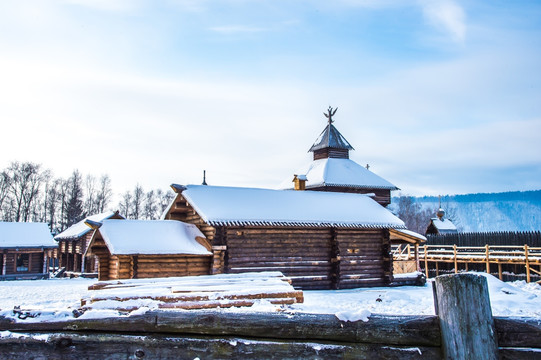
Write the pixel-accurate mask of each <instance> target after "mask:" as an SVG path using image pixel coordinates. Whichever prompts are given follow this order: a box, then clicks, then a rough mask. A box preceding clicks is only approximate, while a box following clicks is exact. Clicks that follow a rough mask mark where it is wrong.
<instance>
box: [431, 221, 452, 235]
mask: <svg viewBox="0 0 541 360" xmlns="http://www.w3.org/2000/svg"><path fill="white" fill-rule="evenodd" d="M430 222H431V223H432V225H434V227H435V228H436V229H437V230H438V233H440V234H449V233H456V232H458V230H457V228H456V226H455V224H453V223H452V222H451V220H449V219H446V218H441V219H440V218H437V217H435V218H431V219H430Z"/></svg>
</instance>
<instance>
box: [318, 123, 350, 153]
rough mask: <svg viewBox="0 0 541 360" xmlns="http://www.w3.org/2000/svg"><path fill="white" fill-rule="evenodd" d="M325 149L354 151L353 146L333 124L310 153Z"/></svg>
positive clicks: (324, 131) (320, 136)
mask: <svg viewBox="0 0 541 360" xmlns="http://www.w3.org/2000/svg"><path fill="white" fill-rule="evenodd" d="M325 148H333V149H346V150H354V149H353V146H351V145H350V144H349V142H348V141H347V140H346V138H345V137H344V136H342V134H340V132H339V131H338V130H337V129H336V128H335V127H334V125H333V124H331V123H329V124H328V125H327V126H326V127H325V129H324V130H323V132H321V134H320V135H319V137H318V138H317V139H316V141H315V142H314V144H313V145H312V147H311V148H310V150H308V151H316V150H319V149H325Z"/></svg>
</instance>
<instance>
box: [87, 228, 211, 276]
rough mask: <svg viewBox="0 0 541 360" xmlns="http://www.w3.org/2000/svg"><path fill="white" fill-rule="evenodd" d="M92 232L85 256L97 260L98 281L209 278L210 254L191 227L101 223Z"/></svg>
mask: <svg viewBox="0 0 541 360" xmlns="http://www.w3.org/2000/svg"><path fill="white" fill-rule="evenodd" d="M86 224H87V225H88V226H89V227H91V228H93V229H95V231H94V232H93V235H92V238H91V240H90V245H89V247H88V251H87V254H86V255H87V256H91V255H95V256H97V257H98V278H99V280H102V281H105V280H116V279H140V278H158V277H171V276H187V275H209V272H210V268H211V260H212V253H211V252H210V251H209V250H210V249H211V247H210V245H209V244H208V242H207V240H206V239H205V236H204V235H203V234H202V233H201V231H199V229H198V228H197V227H196V226H194V225H191V224H185V223H183V222H180V221H170V220H167V221H161V220H158V221H157V220H124V221H118V220H104V221H103V222H101V223H100V222H93V221H89V220H87V222H86Z"/></svg>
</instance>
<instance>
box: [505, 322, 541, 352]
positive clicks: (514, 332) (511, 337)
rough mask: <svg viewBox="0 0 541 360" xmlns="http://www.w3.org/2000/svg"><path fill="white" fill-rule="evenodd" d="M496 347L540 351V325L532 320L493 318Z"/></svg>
mask: <svg viewBox="0 0 541 360" xmlns="http://www.w3.org/2000/svg"><path fill="white" fill-rule="evenodd" d="M494 324H495V326H496V332H497V333H498V345H499V346H505V347H532V348H539V349H541V323H540V322H539V320H538V319H532V318H516V317H515V318H507V317H499V316H495V317H494Z"/></svg>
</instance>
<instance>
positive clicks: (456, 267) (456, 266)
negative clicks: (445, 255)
mask: <svg viewBox="0 0 541 360" xmlns="http://www.w3.org/2000/svg"><path fill="white" fill-rule="evenodd" d="M453 258H454V260H455V274H458V263H457V261H456V244H454V245H453Z"/></svg>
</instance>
